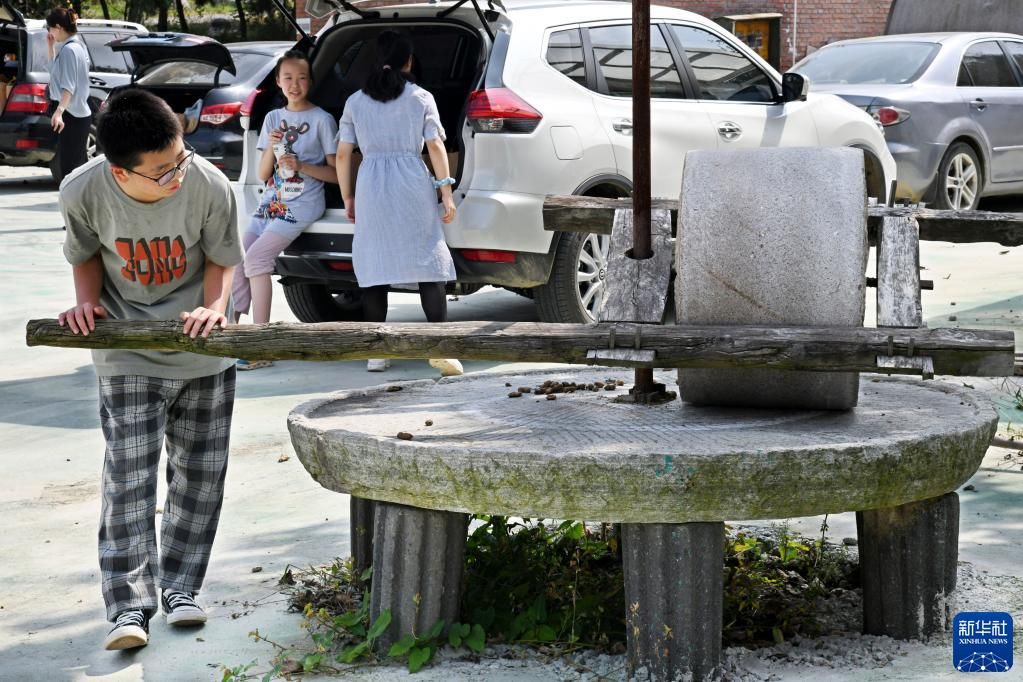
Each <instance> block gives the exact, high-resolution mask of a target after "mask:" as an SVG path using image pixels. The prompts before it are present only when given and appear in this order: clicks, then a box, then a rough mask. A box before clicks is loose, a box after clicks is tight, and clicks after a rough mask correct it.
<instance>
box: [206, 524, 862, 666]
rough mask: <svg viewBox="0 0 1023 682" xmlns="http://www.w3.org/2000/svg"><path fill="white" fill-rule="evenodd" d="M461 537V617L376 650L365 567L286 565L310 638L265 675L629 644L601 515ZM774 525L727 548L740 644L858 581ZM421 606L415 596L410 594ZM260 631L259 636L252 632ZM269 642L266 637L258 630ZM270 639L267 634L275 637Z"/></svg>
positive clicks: (613, 547)
mask: <svg viewBox="0 0 1023 682" xmlns="http://www.w3.org/2000/svg"><path fill="white" fill-rule="evenodd" d="M473 521H474V526H475V527H474V529H473V531H472V533H471V534H470V535H469V538H468V540H467V542H466V554H465V573H464V578H463V595H462V614H461V617H462V618H463V622H455V623H451V625H450V627H445V626H446V623H445V622H444V621H443V620H439V621H437V622H436V623H434V624H433V626H432V627H430V629H429V630H427V631H426V632H418V633H417V632H411V633H403V636H402V637H400V638H399V639H398V640H397V641H395V642H394V643H392V644H391V646H390V648H389V649H388V651H387V652H386V655H384V654H383V653H382V652H379V651H375V650H374V649H375V648H374V642H375V641H376V640H377V639H378V638H379V637H381V636H382V635H383V634H384V633H385V632H386V631H387V629H388V628H389V627H390V625H391V613H390V611H383V612H382V613H381V614H380V617H379V618H377V620H376V621H373V622H370V617H369V603H370V599H369V594H370V593H369V589H368V581H369V580H370V578H371V575H370V572H369V571H366V572H365V573H364V574H362V575H361V576H355V575H353V572H352V566H351V562H350V561H337V562H335V563H334V564H331V565H329V566H326V567H321V568H318V569H310V570H308V571H293V570H292V569H290V568H289V569H288V570H287V571H286V572H285V574H284V576H283V577H282V578H281V585H282V591H284V592H286V593H287V594H289V596H290V603H291V605H292V607H293V608H295V609H297V610H301V611H302V612H303V614H304V615H305V619H306V627H307V629H308V630H309V633H310V639H311V640H312V644H313V647H312V649H311V650H310V651H308V652H305V653H303V654H302V656H301V657H299V658H297V659H296V658H294V657H293V656H291V655H290V654H289V655H286V653H285V651H284V648H283V647H280V646H279V645H275V646H278V648H279V649H280V650H281V651H280V653H279V655H278V656H277V658H276V659H275V660H274V668H273V669H272V670H271V671H270V672H269V673H267V674H266V676H264V678H263V679H264V680H270V679H275V677H274V676H276V675H280V674H289V673H297V672H314V671H318V672H324V671H328V670H337V668H334V667H332V666H333V664H335V663H336V664H340V665H342V666H351V665H378V664H381V663H386V662H390V661H394V660H399V661H404V662H406V664H407V666H408V670H409V672H410V673H415V672H418V671H419V670H421V669H423V667H425V666H426V665H428V664H429V663H430V661H432V660H433V658H434V656H435V655H436V653H437V651H439V650H440V649H442V648H444V647H450V648H451V649H455V650H458V649H463V648H464V649H466V650H468V651H470V652H472V653H473V654H479V653H481V652H482V651H483V649H484V648H485V646H486V643H487V637H488V633H489V634H490V637H491V638H493V639H494V640H497V641H505V642H517V643H524V644H529V645H533V646H537V647H541V648H542V649H543V650H544V651H547V652H548V653H559V652H567V651H572V650H575V649H578V648H582V647H596V648H599V649H602V650H608V651H615V652H621V651H624V648H625V600H624V588H623V584H624V577H623V573H622V563H621V557H620V554H619V542H618V537H617V535H616V534H615V533H614V530H613V527H612V526H611V525H609V524H600V525H596V526H592V527H587V526H586V525H585V524H583V523H581V522H578V521H563V522H561V523H559V524H557V525H554V524H551V523H544V522H543V521H530V520H526V521H522V522H518V521H509V520H508V519H506V518H504V517H498V516H492V517H491V516H476V517H473ZM826 524H827V521H826V520H825V523H824V524H823V525H822V527H821V533H822V534H821V537H820V539H818V540H809V539H806V538H800V537H795V536H793V535H791V534H790V533H789V531H788V529H786V528H784V527H781V528H779V529H775V532H758V533H757V534H753V533H751V532H746V531H739V532H730V533H728V534H727V535H726V539H725V555H724V571H725V574H724V576H725V577H724V580H725V583H724V619H723V623H724V629H723V634H724V643H725V645H726V646H727V645H732V644H744V645H747V646H750V645H753V646H756V645H761V644H771V643H775V642H782V641H784V640H786V639H788V638H790V637H792V636H793V635H794V634H797V633H799V634H802V635H813V634H815V633H816V632H817V630H818V627H819V626H820V625H822V624H819V623H818V620H817V608H816V607H817V601H818V600H819V599H820V598H821V597H824V596H827V595H828V594H829V593H830V592H831V591H832V590H835V589H836V588H842V589H852V588H854V587H856V586H857V584H856V583H857V579H858V576H857V567H856V565H855V564H854V563H853V561H852V559H851V558H850V556H849V555H848V553H847V552H846V551H845V550H844V548H835V547H833V546H829V545H827V544H826V543H825V541H824V531H825V530H826V528H827V525H826ZM416 596H417V597H418V595H416ZM414 601H415V604H416V606H417V608H418V605H419V600H418V599H415V600H414ZM255 636H256V637H257V638H258V639H264V638H262V637H260V636H259V634H258V632H257V633H255ZM266 641H269V640H266ZM271 643H272V642H271ZM253 666H254V663H250V664H248V665H247V666H238V667H236V668H231V669H228V668H227V667H224V668H223V671H224V679H223V681H222V682H237V681H239V680H249V679H254V678H253V677H252V676H251V674H250V673H249V672H248V671H249V670H250V669H251V668H252V667H253Z"/></svg>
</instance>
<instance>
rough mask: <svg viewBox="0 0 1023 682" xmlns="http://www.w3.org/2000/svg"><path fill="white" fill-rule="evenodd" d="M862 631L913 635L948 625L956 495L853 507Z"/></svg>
mask: <svg viewBox="0 0 1023 682" xmlns="http://www.w3.org/2000/svg"><path fill="white" fill-rule="evenodd" d="M856 529H857V532H858V534H859V548H860V572H861V575H862V578H863V632H864V633H866V634H868V635H888V636H889V637H893V638H895V639H917V638H923V637H927V636H930V635H933V634H937V633H939V632H943V631H946V630H948V628H949V627H950V626H951V624H952V614H951V605H950V604H949V600H948V597H949V596H950V595H951V593H952V592H953V591H954V590H955V587H956V561H957V560H958V557H959V495H957V494H956V493H948V494H947V495H942V496H941V497H934V498H931V499H929V500H923V501H921V502H911V503H910V504H904V505H902V506H900V507H894V508H892V509H872V510H870V511H863V512H857V514H856Z"/></svg>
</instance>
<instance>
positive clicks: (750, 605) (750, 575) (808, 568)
mask: <svg viewBox="0 0 1023 682" xmlns="http://www.w3.org/2000/svg"><path fill="white" fill-rule="evenodd" d="M826 523H827V522H826V521H825V524H826ZM824 528H826V525H825V526H823V527H822V538H821V539H820V540H816V541H812V540H805V539H803V538H796V537H792V536H791V535H790V534H789V532H788V529H786V528H785V527H781V528H780V529H778V533H777V534H776V536H775V537H763V536H760V535H751V534H749V533H746V532H739V533H736V534H734V535H731V536H729V537H727V538H726V542H725V585H724V596H725V611H724V621H723V622H724V628H723V630H724V639H725V642H726V643H730V644H732V643H734V644H746V645H750V644H753V645H758V644H771V643H777V642H781V641H784V640H785V639H788V638H790V637H791V636H792V635H794V634H797V633H799V634H802V635H805V636H812V635H814V634H816V633H817V632H818V630H819V629H820V628H821V627H822V626H823V625H825V624H824V623H820V622H818V618H817V608H816V602H817V600H818V599H820V598H822V597H825V596H826V595H827V594H828V593H830V592H832V591H833V590H835V589H836V588H841V589H852V588H853V587H855V586H856V582H857V580H858V574H857V567H856V566H855V564H854V563H853V562H852V560H851V558H850V557H849V555H848V553H847V552H846V550H845V549H844V548H834V547H828V546H827V545H826V544H825V543H824V540H823V529H824Z"/></svg>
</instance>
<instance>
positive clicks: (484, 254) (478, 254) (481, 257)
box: [462, 249, 517, 263]
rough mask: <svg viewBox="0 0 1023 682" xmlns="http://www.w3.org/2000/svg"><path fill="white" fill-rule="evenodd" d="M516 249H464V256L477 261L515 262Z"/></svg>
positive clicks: (466, 258)
mask: <svg viewBox="0 0 1023 682" xmlns="http://www.w3.org/2000/svg"><path fill="white" fill-rule="evenodd" d="M516 257H517V255H516V253H515V252H514V251H496V250H493V249H462V258H464V259H465V260H471V261H476V262H477V263H514V262H515V260H516Z"/></svg>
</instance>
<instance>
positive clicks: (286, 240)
mask: <svg viewBox="0 0 1023 682" xmlns="http://www.w3.org/2000/svg"><path fill="white" fill-rule="evenodd" d="M293 241H294V239H293V238H292V237H287V236H285V235H282V234H277V233H276V232H271V231H270V230H264V231H263V234H260V235H257V234H256V233H254V232H246V233H245V234H244V235H242V246H243V247H244V248H245V263H244V264H243V265H242V266H241V267H239V268H236V269H235V271H234V284H233V286H232V287H231V291H232V293H233V294H234V311H235V312H236V313H238V314H247V313H248V312H249V306H250V305H252V289H251V287H249V277H255V276H257V275H269V274H270V273H272V272H273V271H274V260H275V259H276V258H277V256H278V255H279V254H280V253H281V252H282V251H284V249H285V248H287V246H288V244H290V243H291V242H293Z"/></svg>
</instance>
